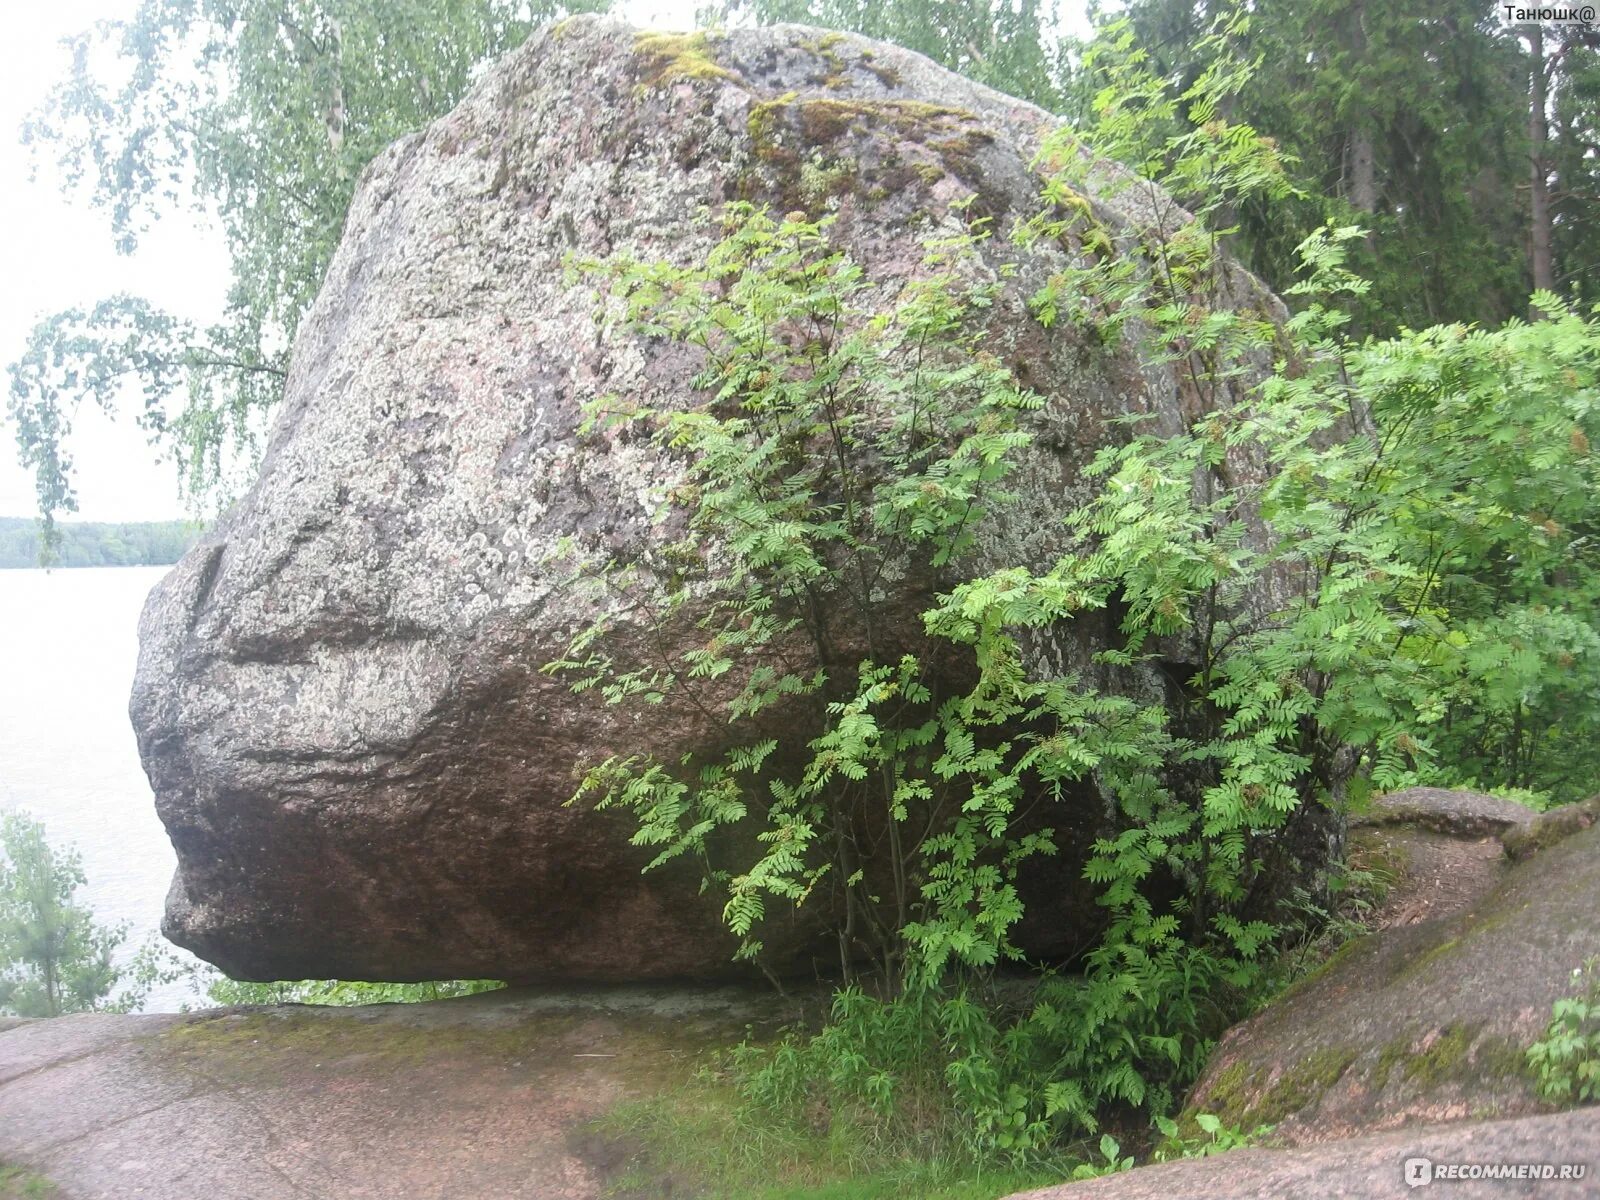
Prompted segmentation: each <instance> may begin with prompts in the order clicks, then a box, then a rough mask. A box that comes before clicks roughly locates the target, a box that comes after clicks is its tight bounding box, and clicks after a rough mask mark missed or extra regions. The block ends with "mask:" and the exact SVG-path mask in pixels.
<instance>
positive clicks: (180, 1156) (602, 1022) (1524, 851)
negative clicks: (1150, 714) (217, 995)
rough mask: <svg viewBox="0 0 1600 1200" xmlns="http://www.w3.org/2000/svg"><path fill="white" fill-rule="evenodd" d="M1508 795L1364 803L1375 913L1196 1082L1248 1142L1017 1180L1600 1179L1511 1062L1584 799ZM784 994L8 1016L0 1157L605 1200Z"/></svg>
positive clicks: (1341, 1190)
mask: <svg viewBox="0 0 1600 1200" xmlns="http://www.w3.org/2000/svg"><path fill="white" fill-rule="evenodd" d="M1501 803H1503V802H1499V801H1495V800H1493V798H1492V797H1477V798H1474V797H1472V796H1471V795H1470V794H1463V793H1431V794H1430V793H1422V792H1413V793H1403V794H1401V795H1400V796H1398V797H1391V798H1389V799H1388V800H1387V801H1384V802H1380V804H1379V806H1378V807H1377V808H1375V810H1374V811H1373V813H1371V814H1369V815H1368V816H1367V817H1366V818H1363V820H1362V822H1361V824H1360V827H1359V829H1358V831H1357V836H1358V837H1359V839H1361V843H1362V846H1363V850H1362V853H1364V854H1366V855H1368V856H1370V857H1371V859H1372V861H1373V862H1374V863H1376V862H1382V863H1385V864H1387V867H1386V869H1387V870H1389V871H1390V873H1391V874H1392V876H1393V887H1392V889H1391V891H1390V896H1389V901H1388V903H1387V904H1386V905H1385V907H1384V908H1383V910H1381V913H1380V918H1381V919H1380V924H1381V925H1382V926H1383V927H1382V928H1379V929H1378V930H1377V931H1376V932H1374V933H1372V934H1370V935H1368V936H1366V937H1364V938H1359V939H1357V940H1355V941H1353V942H1350V943H1349V944H1348V945H1347V946H1346V947H1345V948H1344V949H1343V950H1342V951H1341V952H1340V953H1339V954H1337V955H1335V956H1334V957H1333V958H1332V959H1330V960H1329V961H1328V962H1327V963H1326V964H1324V966H1323V967H1322V968H1321V969H1320V970H1319V971H1317V972H1316V973H1314V974H1313V975H1311V976H1310V977H1308V978H1307V979H1305V980H1303V981H1302V982H1301V983H1300V984H1299V985H1297V986H1296V987H1294V988H1292V989H1291V990H1290V991H1289V992H1287V993H1286V994H1285V995H1283V996H1282V997H1280V998H1279V999H1278V1000H1277V1001H1275V1002H1274V1003H1272V1004H1270V1005H1268V1006H1267V1007H1266V1008H1265V1009H1264V1010H1262V1011H1261V1012H1260V1013H1258V1014H1257V1015H1256V1016H1255V1017H1253V1018H1251V1019H1250V1020H1248V1021H1246V1022H1244V1023H1243V1024H1241V1025H1239V1026H1237V1027H1236V1028H1235V1029H1233V1030H1232V1031H1230V1033H1229V1034H1228V1036H1227V1037H1226V1038H1225V1039H1224V1040H1223V1042H1222V1044H1221V1046H1219V1048H1218V1051H1217V1053H1216V1055H1215V1056H1214V1058H1213V1060H1212V1063H1211V1065H1210V1067H1209V1069H1208V1070H1207V1072H1206V1074H1205V1076H1204V1077H1203V1078H1202V1079H1201V1081H1200V1082H1199V1084H1198V1085H1197V1087H1196V1088H1195V1090H1194V1092H1193V1094H1192V1096H1191V1097H1190V1112H1191V1113H1193V1112H1201V1111H1204V1112H1212V1113H1216V1114H1218V1115H1219V1116H1220V1117H1222V1118H1223V1120H1224V1121H1225V1123H1226V1124H1227V1125H1228V1126H1230V1127H1235V1128H1240V1129H1246V1130H1248V1129H1254V1128H1256V1127H1257V1126H1263V1125H1270V1126H1272V1131H1271V1133H1270V1134H1269V1135H1268V1136H1267V1137H1266V1138H1265V1139H1264V1140H1263V1142H1262V1144H1261V1146H1259V1147H1258V1148H1252V1149H1248V1150H1239V1151H1234V1152H1232V1153H1229V1154H1226V1155H1221V1156H1217V1157H1213V1158H1206V1159H1196V1160H1190V1161H1185V1162H1179V1163H1172V1164H1167V1165H1160V1166H1152V1167H1145V1168H1140V1169H1137V1170H1134V1171H1131V1172H1128V1173H1126V1174H1122V1175H1118V1176H1114V1177H1110V1178H1107V1179H1102V1180H1094V1181H1088V1182H1083V1183H1074V1184H1066V1185H1063V1186H1061V1187H1057V1188H1052V1189H1048V1190H1046V1191H1044V1192H1036V1193H1032V1194H1031V1196H1030V1198H1029V1200H1076V1198H1077V1197H1080V1196H1082V1197H1084V1198H1085V1200H1092V1198H1094V1197H1104V1198H1115V1200H1138V1198H1142V1197H1162V1198H1163V1200H1164V1198H1166V1197H1217V1198H1219V1200H1231V1198H1245V1197H1279V1196H1293V1197H1381V1196H1399V1195H1405V1194H1409V1193H1410V1187H1409V1186H1408V1184H1407V1183H1406V1181H1405V1179H1404V1176H1403V1172H1404V1171H1405V1169H1406V1163H1407V1161H1408V1160H1412V1159H1419V1158H1426V1159H1428V1160H1430V1162H1432V1163H1434V1164H1447V1163H1458V1162H1465V1163H1472V1164H1484V1163H1501V1162H1511V1163H1532V1164H1547V1163H1548V1164H1552V1165H1555V1166H1557V1167H1559V1166H1560V1165H1561V1164H1570V1165H1582V1166H1584V1167H1585V1168H1586V1170H1587V1174H1586V1176H1585V1178H1583V1179H1581V1180H1566V1181H1562V1180H1560V1179H1555V1180H1538V1179H1532V1180H1500V1179H1497V1180H1493V1181H1481V1180H1480V1181H1476V1182H1473V1181H1468V1182H1449V1183H1445V1182H1443V1181H1441V1182H1440V1183H1439V1185H1438V1187H1437V1190H1438V1191H1439V1192H1440V1193H1441V1194H1445V1195H1451V1196H1473V1197H1476V1196H1482V1197H1510V1196H1557V1197H1567V1196H1571V1197H1578V1196H1597V1195H1600V1109H1597V1108H1593V1107H1591V1108H1584V1109H1577V1110H1573V1111H1571V1112H1565V1113H1558V1112H1552V1111H1550V1108H1549V1106H1548V1105H1546V1104H1545V1103H1544V1102H1543V1101H1542V1100H1541V1099H1540V1098H1539V1096H1538V1095H1537V1093H1536V1090H1535V1089H1534V1086H1533V1083H1532V1080H1531V1079H1530V1077H1529V1075H1528V1073H1527V1071H1526V1069H1525V1066H1524V1058H1523V1053H1524V1049H1525V1047H1526V1046H1527V1045H1528V1044H1529V1043H1530V1042H1532V1041H1534V1040H1535V1039H1536V1038H1538V1037H1539V1036H1540V1035H1541V1034H1542V1033H1543V1030H1544V1026H1545V1023H1546V1022H1547V1021H1548V1019H1549V1014H1550V1006H1551V1003H1552V1002H1553V1001H1554V1000H1555V999H1556V998H1557V997H1558V996H1560V995H1563V994H1565V992H1566V991H1567V989H1568V988H1569V987H1570V984H1571V971H1572V968H1573V967H1574V966H1575V965H1577V964H1579V963H1581V962H1582V961H1583V960H1584V959H1585V958H1587V957H1588V956H1590V955H1594V954H1600V920H1597V919H1596V918H1597V916H1600V828H1594V827H1593V825H1594V822H1595V820H1596V818H1597V817H1600V800H1597V801H1590V802H1588V803H1587V804H1585V805H1581V806H1573V807H1571V808H1569V809H1566V810H1562V811H1561V812H1559V813H1556V814H1552V815H1550V816H1547V817H1541V818H1537V819H1534V818H1532V817H1530V816H1529V815H1528V814H1526V813H1525V812H1523V811H1522V810H1516V809H1502V808H1499V807H1498V806H1499V805H1500V804H1501ZM1496 813H1499V814H1501V815H1509V816H1510V817H1512V818H1513V819H1512V820H1509V821H1504V822H1499V821H1497V820H1490V819H1489V818H1491V817H1493V816H1494V814H1496ZM1505 848H1510V849H1512V850H1514V852H1515V853H1514V855H1512V854H1506V853H1503V850H1504V849H1505ZM1462 862H1466V863H1470V864H1472V866H1471V869H1470V870H1456V869H1454V868H1452V866H1451V864H1452V863H1462ZM797 1014H798V1010H797V1008H796V1006H795V1003H794V1002H793V1001H779V1000H777V999H776V998H774V997H772V996H771V995H770V994H753V993H749V992H743V991H739V990H736V989H721V990H718V989H700V990H696V991H692V992H688V991H673V990H669V989H662V988H641V987H626V988H613V989H605V990H589V991H583V990H570V989H569V990H565V991H562V992H552V991H532V990H525V989H523V990H511V991H504V992H496V993H488V994H484V995H480V996H473V997H467V998H463V999H458V1000H446V1001H438V1002H435V1003H431V1004H421V1005H380V1006H373V1007H369V1008H359V1009H336V1008H309V1007H299V1006H285V1007H281V1008H262V1009H222V1010H212V1011H209V1012H203V1013H197V1014H191V1015H182V1016H177V1015H174V1016H131V1017H122V1016H109V1015H86V1016H78V1017H64V1018H60V1019H57V1020H53V1021H22V1022H12V1023H11V1024H10V1025H9V1026H7V1027H5V1028H3V1030H0V1168H3V1167H5V1166H18V1167H23V1168H27V1169H30V1170H33V1171H37V1172H39V1173H41V1174H42V1175H43V1176H44V1177H46V1178H48V1179H49V1180H50V1181H51V1184H52V1186H53V1187H54V1189H55V1191H54V1193H53V1194H54V1195H55V1196H57V1197H59V1198H60V1200H111V1198H117V1200H120V1198H122V1197H146V1198H148V1200H305V1198H310V1197H315V1198H317V1200H345V1198H349V1200H389V1198H394V1200H401V1198H405V1200H421V1198H427V1197H439V1198H441V1200H443V1198H444V1197H451V1198H452V1200H454V1198H457V1197H494V1198H501V1197H505V1198H520V1197H529V1198H539V1200H544V1198H549V1200H591V1198H593V1200H599V1198H600V1197H601V1196H603V1195H604V1194H605V1191H606V1187H607V1180H608V1178H609V1177H612V1176H613V1175H614V1174H615V1171H616V1169H617V1168H618V1167H619V1165H621V1164H620V1159H619V1154H620V1153H621V1152H619V1150H618V1149H617V1147H616V1146H615V1145H612V1144H610V1143H608V1142H607V1141H606V1140H605V1139H603V1138H600V1137H597V1136H596V1135H595V1134H594V1133H593V1132H592V1130H591V1128H590V1122H591V1121H592V1119H593V1118H595V1117H598V1116H600V1115H602V1114H603V1113H605V1112H606V1111H607V1110H608V1109H610V1108H611V1107H612V1106H613V1105H615V1104H616V1103H617V1102H619V1101H622V1100H625V1099H627V1098H631V1097H638V1096H645V1095H650V1094H658V1093H659V1092H660V1091H661V1090H662V1089H665V1088H669V1087H671V1086H673V1085H674V1084H675V1083H676V1082H678V1081H680V1080H682V1079H684V1078H685V1077H686V1075H687V1073H688V1072H689V1071H690V1069H691V1068H692V1065H693V1063H694V1062H695V1060H696V1058H697V1056H698V1055H699V1053H700V1052H701V1051H702V1050H704V1049H706V1048H708V1047H711V1046H716V1045H727V1044H730V1043H732V1042H735V1041H737V1040H739V1039H740V1038H741V1037H742V1036H743V1035H744V1034H745V1031H746V1030H747V1029H748V1028H751V1027H754V1028H755V1029H757V1030H758V1031H759V1030H760V1029H762V1028H768V1027H771V1026H774V1025H776V1024H778V1023H780V1022H782V1021H785V1020H792V1019H793V1018H794V1017H795V1016H796V1015H797ZM622 1157H625V1155H622ZM7 1186H8V1184H7V1181H6V1177H5V1174H4V1172H3V1171H0V1196H6V1195H7V1192H6V1190H5V1189H6V1187H7ZM18 1194H24V1195H25V1194H29V1193H26V1192H20V1193H18ZM43 1194H44V1195H50V1194H52V1193H50V1192H45V1193H43ZM649 1194H650V1195H651V1196H652V1197H655V1196H659V1197H662V1198H663V1200H665V1198H666V1197H669V1196H677V1195H680V1194H682V1193H681V1189H679V1188H676V1187H675V1186H674V1187H672V1188H670V1189H668V1187H667V1185H666V1184H663V1185H662V1187H661V1188H658V1189H657V1190H656V1191H653V1192H650V1193H649Z"/></svg>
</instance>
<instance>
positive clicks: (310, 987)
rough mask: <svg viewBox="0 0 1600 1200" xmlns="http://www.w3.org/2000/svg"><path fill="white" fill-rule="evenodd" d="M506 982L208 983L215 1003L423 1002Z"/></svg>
mask: <svg viewBox="0 0 1600 1200" xmlns="http://www.w3.org/2000/svg"><path fill="white" fill-rule="evenodd" d="M503 987H505V984H503V983H499V982H496V981H495V980H492V979H446V980H435V981H433V982H429V983H363V982H360V981H357V980H349V979H297V980H280V981H279V982H277V983H245V982H242V981H240V980H237V979H228V978H226V977H223V978H217V979H212V980H211V981H210V982H209V983H207V984H206V989H205V992H206V998H207V999H208V1000H210V1001H211V1002H212V1003H213V1004H336V1005H357V1004H420V1003H422V1002H424V1001H427V1000H446V999H449V998H450V997H452V996H475V995H477V994H478V993H479V992H492V991H495V990H496V989H498V988H503Z"/></svg>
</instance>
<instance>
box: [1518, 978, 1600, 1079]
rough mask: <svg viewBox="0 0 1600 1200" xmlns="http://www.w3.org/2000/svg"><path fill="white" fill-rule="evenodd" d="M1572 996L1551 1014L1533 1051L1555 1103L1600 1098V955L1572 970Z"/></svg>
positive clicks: (1530, 1060) (1531, 1060)
mask: <svg viewBox="0 0 1600 1200" xmlns="http://www.w3.org/2000/svg"><path fill="white" fill-rule="evenodd" d="M1572 979H1573V990H1574V992H1575V993H1576V994H1575V995H1572V996H1565V997H1563V998H1562V999H1560V1000H1557V1001H1556V1002H1555V1004H1554V1005H1553V1006H1552V1007H1551V1010H1550V1024H1549V1025H1548V1026H1547V1027H1546V1028H1545V1031H1544V1037H1542V1038H1541V1039H1540V1040H1539V1041H1537V1042H1535V1043H1534V1044H1533V1045H1532V1046H1530V1047H1528V1066H1529V1067H1531V1068H1532V1069H1533V1071H1534V1072H1535V1073H1536V1074H1537V1075H1538V1077H1539V1092H1540V1094H1541V1095H1543V1096H1544V1098H1545V1099H1546V1100H1549V1101H1550V1102H1551V1103H1553V1104H1588V1103H1590V1102H1593V1101H1595V1100H1600V957H1597V958H1591V959H1589V960H1587V961H1586V962H1585V963H1584V964H1583V966H1582V967H1580V968H1577V969H1575V970H1574V971H1573V972H1572Z"/></svg>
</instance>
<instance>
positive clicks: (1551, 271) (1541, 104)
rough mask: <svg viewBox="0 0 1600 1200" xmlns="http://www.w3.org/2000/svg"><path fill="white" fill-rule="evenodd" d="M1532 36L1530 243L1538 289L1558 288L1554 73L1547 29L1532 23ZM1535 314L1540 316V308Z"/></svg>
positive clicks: (1529, 133) (1529, 91)
mask: <svg viewBox="0 0 1600 1200" xmlns="http://www.w3.org/2000/svg"><path fill="white" fill-rule="evenodd" d="M1525 36H1526V37H1527V39H1528V152H1529V154H1530V155H1531V157H1532V169H1533V176H1532V179H1531V181H1530V182H1531V184H1532V188H1531V190H1530V192H1529V213H1528V245H1529V258H1530V262H1531V265H1532V268H1533V286H1534V288H1535V290H1543V291H1554V290H1555V286H1556V270H1555V251H1554V249H1553V242H1554V236H1553V234H1554V231H1553V226H1552V221H1551V216H1550V175H1549V164H1548V160H1547V159H1546V157H1545V151H1546V149H1547V148H1548V145H1549V136H1550V131H1549V126H1548V124H1547V117H1546V105H1547V104H1548V102H1549V90H1550V86H1549V85H1550V77H1549V75H1548V73H1547V69H1546V65H1545V61H1544V30H1543V29H1541V28H1540V27H1539V26H1538V25H1530V26H1529V27H1528V31H1527V33H1526V35H1525ZM1533 315H1534V316H1536V317H1537V316H1539V315H1540V313H1539V311H1538V310H1537V309H1535V310H1534V314H1533Z"/></svg>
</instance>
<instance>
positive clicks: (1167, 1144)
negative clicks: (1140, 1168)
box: [1152, 1112, 1271, 1162]
mask: <svg viewBox="0 0 1600 1200" xmlns="http://www.w3.org/2000/svg"><path fill="white" fill-rule="evenodd" d="M1194 1123H1195V1126H1196V1128H1197V1129H1198V1130H1199V1132H1198V1133H1190V1134H1187V1135H1186V1134H1185V1133H1184V1132H1183V1130H1182V1127H1181V1126H1180V1125H1179V1124H1178V1122H1177V1121H1175V1120H1173V1119H1172V1118H1171V1117H1165V1116H1163V1117H1157V1118H1156V1129H1157V1131H1158V1132H1159V1133H1160V1134H1161V1137H1162V1139H1163V1140H1162V1142H1161V1144H1160V1145H1158V1146H1157V1147H1156V1149H1155V1153H1154V1154H1153V1155H1152V1157H1153V1158H1154V1159H1155V1160H1156V1161H1157V1162H1171V1161H1172V1160H1174V1159H1179V1158H1207V1157H1209V1156H1211V1155H1213V1154H1226V1153H1227V1152H1228V1151H1229V1150H1239V1149H1242V1148H1243V1147H1245V1146H1248V1145H1250V1143H1251V1142H1253V1141H1258V1140H1259V1139H1261V1138H1262V1137H1265V1136H1266V1135H1267V1134H1268V1133H1270V1132H1271V1128H1270V1126H1266V1125H1263V1126H1261V1127H1260V1128H1258V1129H1255V1130H1253V1131H1252V1132H1250V1133H1246V1132H1244V1131H1243V1130H1241V1129H1234V1128H1231V1127H1229V1126H1226V1125H1224V1124H1223V1123H1222V1118H1221V1117H1219V1116H1217V1115H1216V1114H1215V1113H1204V1112H1203V1113H1196V1114H1195V1116H1194Z"/></svg>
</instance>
